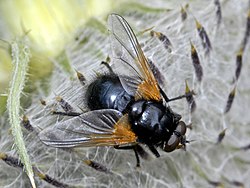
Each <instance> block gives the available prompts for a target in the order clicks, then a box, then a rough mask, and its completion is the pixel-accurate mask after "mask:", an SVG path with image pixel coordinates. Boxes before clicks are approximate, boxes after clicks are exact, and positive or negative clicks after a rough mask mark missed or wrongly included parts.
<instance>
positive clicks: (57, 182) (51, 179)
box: [35, 170, 70, 188]
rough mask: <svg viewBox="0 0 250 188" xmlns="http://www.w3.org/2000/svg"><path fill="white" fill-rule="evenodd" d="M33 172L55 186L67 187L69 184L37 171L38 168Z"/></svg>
mask: <svg viewBox="0 0 250 188" xmlns="http://www.w3.org/2000/svg"><path fill="white" fill-rule="evenodd" d="M35 174H36V175H37V176H38V177H39V178H41V179H42V180H44V181H46V182H47V183H49V184H51V185H53V186H55V187H60V188H68V187H70V186H69V185H67V184H64V183H62V182H60V181H58V180H56V179H55V178H52V177H50V176H49V175H47V174H44V173H42V172H39V171H38V170H37V172H35Z"/></svg>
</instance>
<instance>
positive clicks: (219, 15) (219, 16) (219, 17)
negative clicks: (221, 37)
mask: <svg viewBox="0 0 250 188" xmlns="http://www.w3.org/2000/svg"><path fill="white" fill-rule="evenodd" d="M214 4H215V7H216V17H217V27H219V26H220V24H221V20H222V13H221V5H220V0H214Z"/></svg>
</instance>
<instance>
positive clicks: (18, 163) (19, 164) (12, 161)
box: [0, 152, 69, 188]
mask: <svg viewBox="0 0 250 188" xmlns="http://www.w3.org/2000/svg"><path fill="white" fill-rule="evenodd" d="M0 159H1V160H3V161H4V162H5V163H6V164H8V165H10V166H13V167H16V168H21V169H24V166H23V163H22V162H21V161H20V160H19V159H18V158H15V157H12V156H9V155H7V154H5V153H1V152H0ZM33 170H34V173H35V175H37V176H38V177H39V178H41V179H42V180H44V181H46V182H47V183H49V184H51V185H53V186H55V187H60V188H67V187H69V185H67V184H64V183H62V182H60V181H58V180H56V179H54V178H52V177H50V176H49V175H47V174H44V173H42V172H41V171H39V170H38V169H37V168H36V167H34V166H33Z"/></svg>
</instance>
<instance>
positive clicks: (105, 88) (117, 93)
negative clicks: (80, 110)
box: [86, 75, 132, 112]
mask: <svg viewBox="0 0 250 188" xmlns="http://www.w3.org/2000/svg"><path fill="white" fill-rule="evenodd" d="M86 98H87V105H88V107H89V108H90V110H98V109H115V110H118V111H120V112H123V111H124V110H125V109H126V107H127V105H128V103H129V102H130V101H131V100H132V97H131V96H130V95H129V94H128V93H127V92H126V91H125V90H124V89H123V87H122V85H121V82H120V80H119V78H118V77H117V76H116V75H103V76H101V77H98V78H97V79H96V80H95V81H94V82H92V83H91V84H90V85H89V87H88V90H87V93H86Z"/></svg>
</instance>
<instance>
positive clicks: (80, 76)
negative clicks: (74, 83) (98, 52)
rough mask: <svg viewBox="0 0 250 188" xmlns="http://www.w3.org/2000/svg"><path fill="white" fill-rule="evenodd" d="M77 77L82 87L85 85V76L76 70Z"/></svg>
mask: <svg viewBox="0 0 250 188" xmlns="http://www.w3.org/2000/svg"><path fill="white" fill-rule="evenodd" d="M76 75H77V78H78V80H79V81H80V83H81V84H82V85H85V82H86V78H85V77H84V75H83V74H82V73H80V72H78V71H77V70H76Z"/></svg>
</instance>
